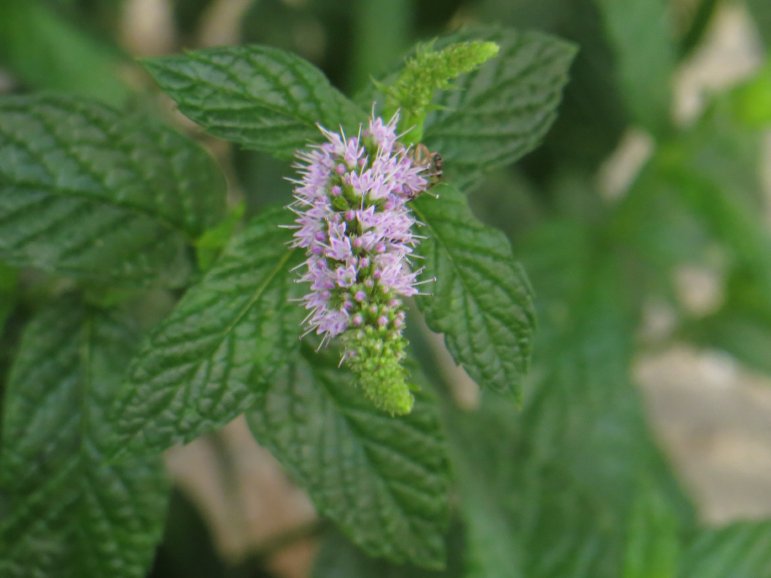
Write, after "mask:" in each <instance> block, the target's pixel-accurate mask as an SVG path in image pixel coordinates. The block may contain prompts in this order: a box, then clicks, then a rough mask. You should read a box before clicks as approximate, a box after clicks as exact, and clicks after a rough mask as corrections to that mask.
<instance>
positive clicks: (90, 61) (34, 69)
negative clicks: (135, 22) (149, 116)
mask: <svg viewBox="0 0 771 578" xmlns="http://www.w3.org/2000/svg"><path fill="white" fill-rule="evenodd" d="M51 4H53V3H52V2H47V1H46V0H8V1H5V2H2V3H0V61H2V62H3V65H4V66H7V67H8V68H9V69H10V70H12V71H13V72H14V75H15V76H17V77H18V78H19V79H20V80H22V81H23V82H24V84H25V85H27V87H28V88H34V89H37V90H52V91H61V92H66V93H68V94H78V95H82V96H89V97H93V98H97V99H99V100H100V101H102V102H105V103H107V104H113V105H118V106H120V105H122V104H124V103H125V102H126V101H127V100H128V98H129V97H130V96H131V90H130V89H129V87H128V85H127V84H126V82H125V80H127V78H128V75H125V74H121V72H122V70H121V69H122V68H124V69H125V68H126V67H127V66H128V65H130V61H129V60H128V59H127V58H126V57H125V56H123V55H121V54H120V52H119V50H118V49H117V48H116V47H115V46H111V45H110V44H109V43H107V42H104V41H100V40H99V39H97V37H96V36H92V35H90V34H89V30H88V27H87V26H83V25H82V23H75V22H70V21H68V20H67V19H66V18H64V17H62V15H61V14H59V12H61V11H57V10H56V9H55V8H54V7H52V6H51ZM105 38H106V35H105Z"/></svg>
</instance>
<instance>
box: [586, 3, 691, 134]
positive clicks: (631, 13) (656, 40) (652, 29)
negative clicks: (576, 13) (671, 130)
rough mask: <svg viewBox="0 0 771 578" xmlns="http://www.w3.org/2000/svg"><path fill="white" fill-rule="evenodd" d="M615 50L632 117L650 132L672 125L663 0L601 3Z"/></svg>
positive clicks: (668, 26) (668, 28)
mask: <svg viewBox="0 0 771 578" xmlns="http://www.w3.org/2000/svg"><path fill="white" fill-rule="evenodd" d="M597 5H598V7H599V9H600V12H601V14H602V16H603V20H604V23H605V30H606V33H607V35H608V37H609V39H610V41H611V43H612V45H613V47H614V48H615V54H616V58H617V72H618V82H619V87H620V90H621V92H622V94H623V96H624V100H625V102H626V105H627V107H628V109H629V111H630V113H631V115H632V118H633V119H634V120H635V121H636V122H638V123H640V124H641V125H642V126H643V127H645V128H646V129H648V130H650V131H651V132H653V133H654V134H660V133H661V132H663V131H664V130H665V129H666V128H667V127H668V126H669V124H670V109H671V107H672V89H671V86H672V75H673V74H674V69H675V65H676V63H677V62H676V56H675V44H674V32H673V30H672V23H671V21H670V20H671V18H670V14H669V8H670V3H669V2H667V0H627V1H625V2H618V1H617V0H599V1H598V2H597Z"/></svg>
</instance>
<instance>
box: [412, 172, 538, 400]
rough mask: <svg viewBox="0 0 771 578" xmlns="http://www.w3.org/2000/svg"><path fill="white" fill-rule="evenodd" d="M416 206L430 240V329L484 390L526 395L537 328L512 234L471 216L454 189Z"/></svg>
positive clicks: (426, 244)
mask: <svg viewBox="0 0 771 578" xmlns="http://www.w3.org/2000/svg"><path fill="white" fill-rule="evenodd" d="M436 190H437V192H438V195H439V198H438V199H433V198H430V197H428V196H424V197H423V198H420V199H418V200H417V201H416V202H415V203H414V211H415V214H416V215H417V217H418V219H419V220H420V221H422V222H423V223H425V225H426V227H425V229H426V236H427V238H426V239H425V240H424V241H423V242H422V243H421V244H420V247H419V249H418V253H419V254H420V255H422V256H423V257H424V258H425V261H423V264H424V266H425V275H424V278H430V277H435V278H436V283H434V284H432V285H427V286H426V287H427V289H426V291H427V292H430V293H431V294H430V295H426V296H422V297H420V298H419V299H418V305H419V307H420V309H421V311H422V312H423V313H424V315H425V316H426V322H427V323H428V326H429V327H430V328H431V329H432V330H433V331H437V332H440V333H444V334H445V340H446V342H447V347H448V349H449V350H450V353H451V354H452V355H453V357H454V358H455V360H456V361H457V362H458V363H460V364H461V365H463V367H464V368H465V369H466V371H467V372H468V374H469V375H470V376H471V378H472V379H474V380H475V381H476V382H477V383H479V385H481V386H483V387H488V388H491V389H493V390H496V391H500V392H514V393H515V395H517V396H518V395H519V389H518V387H519V385H520V383H521V380H522V377H523V376H524V375H525V373H526V372H527V368H528V364H529V361H530V348H531V341H532V336H533V331H534V327H535V313H534V311H533V303H532V294H531V290H530V286H529V284H528V282H527V278H526V277H525V273H524V271H523V270H522V268H521V267H520V266H519V265H518V264H517V263H516V261H514V258H513V256H512V254H511V247H510V245H509V242H508V240H507V239H506V236H505V235H504V234H503V233H501V232H500V231H498V230H496V229H491V228H489V227H486V226H484V225H483V224H482V223H480V222H479V221H477V220H476V218H475V217H474V216H473V215H472V214H471V211H470V210H469V208H468V205H467V203H466V199H465V196H464V195H462V194H461V193H460V192H458V191H457V190H455V189H453V188H452V187H450V186H446V185H445V186H441V187H439V188H438V189H436Z"/></svg>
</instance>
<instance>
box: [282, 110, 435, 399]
mask: <svg viewBox="0 0 771 578" xmlns="http://www.w3.org/2000/svg"><path fill="white" fill-rule="evenodd" d="M397 122H398V115H394V116H393V118H391V120H390V121H389V122H387V123H385V122H383V120H382V119H380V118H378V117H374V116H373V118H372V119H371V120H370V121H369V124H368V126H367V127H366V128H363V127H362V128H361V129H360V131H359V134H358V135H357V136H352V137H346V136H345V134H343V133H342V132H341V133H339V134H338V133H334V132H330V131H328V130H326V129H324V128H321V131H322V132H323V134H324V136H325V137H326V142H324V143H323V144H320V145H317V146H313V147H311V148H309V149H308V150H305V151H302V152H300V153H298V155H297V156H298V159H299V162H298V164H297V165H296V166H297V168H298V170H299V172H300V174H301V179H300V180H297V181H294V182H295V184H296V186H295V189H294V194H295V201H294V203H292V205H291V208H292V210H293V211H294V212H295V213H296V214H297V219H296V226H295V229H296V230H295V233H294V241H293V246H295V247H300V248H303V249H305V250H306V253H307V259H306V262H305V264H304V273H303V275H302V277H301V278H300V280H301V281H303V282H307V283H310V292H309V293H308V294H307V295H306V296H305V297H304V298H303V301H304V303H305V307H306V309H308V310H309V313H308V316H307V317H306V319H305V323H306V325H307V327H308V332H315V333H316V334H318V335H320V336H321V337H322V344H324V343H326V342H328V341H329V340H331V339H333V338H339V339H340V342H341V344H342V346H343V362H344V363H345V364H346V365H348V366H349V367H350V368H351V369H352V370H353V372H354V374H355V375H356V376H357V378H358V381H359V384H360V386H361V387H362V389H363V391H364V393H365V395H366V396H367V397H368V398H369V399H370V400H372V401H373V402H374V403H375V404H376V405H377V406H379V407H380V408H381V409H383V410H385V411H387V412H389V413H392V414H403V413H408V412H409V411H410V410H411V409H412V404H413V397H412V393H411V392H410V387H409V386H408V385H407V382H406V379H407V373H406V370H405V369H404V367H403V365H402V360H403V358H404V351H405V347H406V340H405V338H404V337H403V336H402V326H403V325H404V317H405V313H404V306H403V302H402V300H403V298H404V297H409V296H411V295H414V294H416V293H417V289H416V288H415V284H416V277H417V275H418V273H419V272H418V271H413V270H412V268H411V265H410V259H409V258H410V255H411V254H412V251H413V246H414V244H415V237H414V236H413V233H412V226H413V225H414V223H415V220H414V218H413V216H412V214H411V213H410V211H409V209H408V207H407V206H406V203H407V202H408V201H409V200H411V199H413V198H414V197H415V196H416V195H418V194H419V193H421V192H422V191H424V190H425V189H426V188H428V186H429V183H428V180H427V179H426V177H425V176H424V175H423V172H424V166H422V165H420V164H418V163H416V162H414V161H413V160H412V158H411V157H410V155H409V154H408V151H407V149H406V148H405V147H404V146H403V145H401V144H400V143H399V142H398V140H397V134H396V126H397Z"/></svg>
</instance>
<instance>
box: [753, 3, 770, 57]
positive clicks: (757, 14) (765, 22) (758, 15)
mask: <svg viewBox="0 0 771 578" xmlns="http://www.w3.org/2000/svg"><path fill="white" fill-rule="evenodd" d="M747 7H748V8H749V9H750V13H751V14H752V16H753V18H754V20H755V24H756V26H757V27H758V32H760V36H761V37H762V39H763V42H764V43H765V45H766V52H768V51H769V47H771V6H769V4H768V2H766V1H765V0H747Z"/></svg>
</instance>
